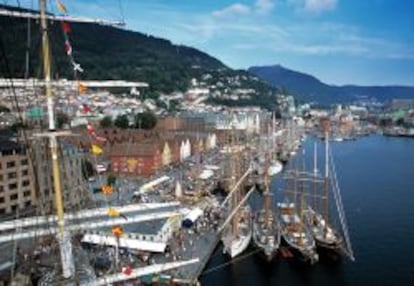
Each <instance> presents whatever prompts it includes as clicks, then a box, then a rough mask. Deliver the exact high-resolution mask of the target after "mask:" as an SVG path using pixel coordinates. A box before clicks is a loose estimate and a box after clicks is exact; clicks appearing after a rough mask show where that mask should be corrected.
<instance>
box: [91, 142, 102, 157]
mask: <svg viewBox="0 0 414 286" xmlns="http://www.w3.org/2000/svg"><path fill="white" fill-rule="evenodd" d="M91 152H92V154H94V155H99V154H102V152H103V150H102V148H101V147H99V146H98V145H95V144H92V149H91Z"/></svg>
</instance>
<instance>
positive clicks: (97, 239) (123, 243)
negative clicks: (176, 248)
mask: <svg viewBox="0 0 414 286" xmlns="http://www.w3.org/2000/svg"><path fill="white" fill-rule="evenodd" d="M82 242H85V243H91V244H99V245H108V246H116V245H117V238H116V237H115V236H113V235H99V234H85V235H84V236H83V238H82ZM166 246H167V243H165V242H156V241H145V240H138V239H132V238H124V237H120V238H119V247H125V248H129V249H136V250H143V251H149V252H158V253H163V252H164V251H165V248H166Z"/></svg>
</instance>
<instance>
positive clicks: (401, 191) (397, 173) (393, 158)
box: [200, 135, 414, 286]
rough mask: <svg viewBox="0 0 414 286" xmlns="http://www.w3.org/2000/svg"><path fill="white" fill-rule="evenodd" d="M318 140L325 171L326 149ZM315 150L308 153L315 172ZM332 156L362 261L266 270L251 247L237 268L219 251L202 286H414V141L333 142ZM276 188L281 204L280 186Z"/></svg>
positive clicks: (309, 146)
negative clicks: (324, 152) (324, 156)
mask: <svg viewBox="0 0 414 286" xmlns="http://www.w3.org/2000/svg"><path fill="white" fill-rule="evenodd" d="M315 140H316V142H317V143H318V152H319V153H318V158H319V160H318V161H319V165H320V166H319V167H322V168H320V169H322V171H323V142H322V141H321V140H319V139H315ZM313 142H314V140H313V139H308V140H307V141H306V142H305V143H304V145H303V148H305V157H306V165H307V166H309V168H312V161H313V154H312V153H313ZM331 148H332V152H333V156H334V159H335V164H336V173H337V177H338V181H339V184H340V188H341V193H342V198H343V204H344V207H345V211H346V216H347V221H348V227H349V231H350V236H351V242H352V246H353V250H354V254H355V259H356V260H355V261H354V262H352V261H349V260H347V259H341V260H335V261H333V260H326V259H323V260H321V261H320V262H319V263H317V264H315V265H313V266H310V265H303V264H298V263H295V262H293V261H289V260H285V259H282V258H280V259H275V260H274V261H273V262H272V263H266V262H264V261H263V260H262V258H261V257H260V256H259V255H257V253H255V249H254V248H253V247H249V249H248V250H247V251H246V252H245V253H244V254H242V255H241V256H240V257H239V258H236V259H235V260H233V261H230V259H229V258H227V257H226V256H224V255H223V254H222V249H221V245H220V244H219V246H218V248H217V249H216V251H215V252H214V254H213V255H212V257H211V259H210V261H209V263H208V264H207V265H206V268H205V269H204V271H203V274H202V276H201V277H200V282H201V284H202V285H216V286H219V285H237V286H242V285H246V286H247V285H256V286H259V285H289V286H294V285H315V286H316V285H317V286H323V285H361V286H362V285H363V286H367V285H376V286H380V285H384V286H391V285H414V140H413V139H409V138H396V137H383V136H380V135H372V136H368V137H362V138H359V139H357V140H355V141H344V142H332V143H331ZM301 153H303V152H302V151H300V152H298V154H301ZM310 170H312V169H310ZM272 187H273V192H274V193H275V197H276V198H277V199H278V200H281V193H280V186H279V182H278V178H276V179H275V180H274V182H273V183H272ZM259 201H260V198H258V196H255V197H253V198H252V199H251V204H252V206H253V207H255V208H256V209H257V208H258V207H260V206H261V205H260V202H259Z"/></svg>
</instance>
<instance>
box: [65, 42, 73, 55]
mask: <svg viewBox="0 0 414 286" xmlns="http://www.w3.org/2000/svg"><path fill="white" fill-rule="evenodd" d="M65 52H66V54H67V55H69V56H70V55H71V54H72V46H71V45H70V43H69V40H66V41H65Z"/></svg>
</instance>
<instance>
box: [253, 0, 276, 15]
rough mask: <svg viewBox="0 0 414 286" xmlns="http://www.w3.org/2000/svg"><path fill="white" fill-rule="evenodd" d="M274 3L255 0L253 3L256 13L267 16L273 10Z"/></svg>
mask: <svg viewBox="0 0 414 286" xmlns="http://www.w3.org/2000/svg"><path fill="white" fill-rule="evenodd" d="M274 6H275V3H274V2H273V0H257V1H256V3H255V8H256V11H257V12H258V13H260V14H267V13H269V12H270V11H272V10H273V8H274Z"/></svg>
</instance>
